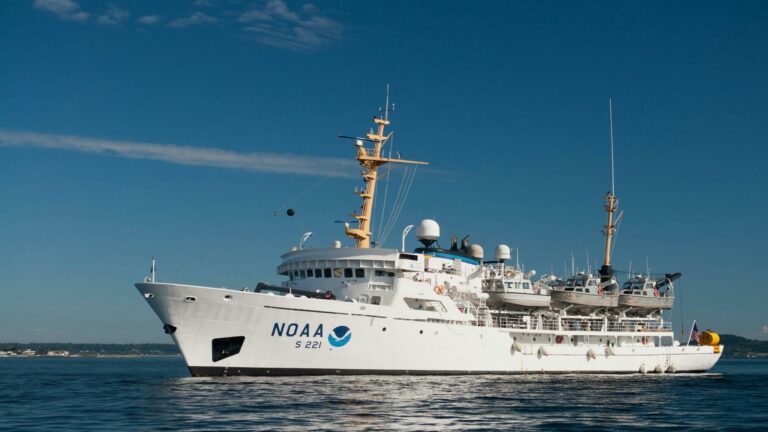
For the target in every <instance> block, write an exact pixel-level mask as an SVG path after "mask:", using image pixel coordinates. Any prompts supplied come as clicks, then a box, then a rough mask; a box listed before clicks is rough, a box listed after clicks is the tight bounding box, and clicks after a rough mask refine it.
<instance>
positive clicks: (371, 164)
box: [345, 101, 427, 248]
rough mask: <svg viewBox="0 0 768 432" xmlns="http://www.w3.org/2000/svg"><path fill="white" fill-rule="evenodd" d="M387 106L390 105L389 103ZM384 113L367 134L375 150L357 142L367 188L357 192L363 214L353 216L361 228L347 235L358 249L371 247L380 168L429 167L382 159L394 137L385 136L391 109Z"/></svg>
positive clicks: (413, 162)
mask: <svg viewBox="0 0 768 432" xmlns="http://www.w3.org/2000/svg"><path fill="white" fill-rule="evenodd" d="M387 104H389V102H388V101H387ZM384 113H385V114H384V117H383V118H379V117H374V118H373V122H374V123H375V124H376V126H377V130H376V132H375V133H374V132H373V130H372V131H371V132H370V133H368V134H366V137H367V138H368V139H367V141H370V142H372V143H373V148H366V147H365V146H364V145H363V140H362V139H358V140H356V142H355V145H356V146H357V157H356V159H357V160H358V162H360V166H362V167H363V171H362V173H361V174H362V176H363V181H365V188H364V189H363V190H362V191H356V192H355V193H356V194H357V195H358V196H360V197H361V198H362V199H363V206H362V212H361V213H360V214H357V213H354V214H352V217H354V218H355V219H357V220H358V221H359V226H358V227H357V228H352V227H349V226H347V227H346V229H345V233H346V234H347V235H348V236H349V237H351V238H353V239H354V240H355V241H356V244H355V246H356V247H358V248H369V247H371V217H372V215H373V200H374V197H375V196H376V181H377V179H378V170H379V167H380V166H382V165H384V164H386V163H401V164H409V165H427V162H419V161H412V160H405V159H392V158H386V157H381V148H382V146H383V145H384V144H385V143H386V142H387V141H388V140H389V138H390V137H391V136H392V132H390V133H389V134H386V135H385V134H384V128H385V127H386V126H388V125H389V119H388V117H389V115H388V114H389V109H386V110H385V111H384Z"/></svg>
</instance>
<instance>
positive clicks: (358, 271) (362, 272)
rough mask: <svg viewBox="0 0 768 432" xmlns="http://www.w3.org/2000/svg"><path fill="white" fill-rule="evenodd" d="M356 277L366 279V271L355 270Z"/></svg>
mask: <svg viewBox="0 0 768 432" xmlns="http://www.w3.org/2000/svg"><path fill="white" fill-rule="evenodd" d="M355 277H356V278H364V277H365V269H361V268H357V269H355Z"/></svg>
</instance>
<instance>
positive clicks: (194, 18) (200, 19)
mask: <svg viewBox="0 0 768 432" xmlns="http://www.w3.org/2000/svg"><path fill="white" fill-rule="evenodd" d="M217 21H218V18H216V17H212V16H210V15H206V14H204V13H202V12H195V13H193V14H192V15H190V16H187V17H183V18H176V19H175V20H172V21H171V22H169V23H168V26H170V27H177V28H182V27H189V26H193V25H199V24H211V23H215V22H217Z"/></svg>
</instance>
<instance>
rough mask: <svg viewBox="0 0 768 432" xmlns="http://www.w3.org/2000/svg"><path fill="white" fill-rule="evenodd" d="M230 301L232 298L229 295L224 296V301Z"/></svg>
mask: <svg viewBox="0 0 768 432" xmlns="http://www.w3.org/2000/svg"><path fill="white" fill-rule="evenodd" d="M230 300H232V296H231V295H229V294H227V295H225V296H224V301H230Z"/></svg>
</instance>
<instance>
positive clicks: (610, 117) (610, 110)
mask: <svg viewBox="0 0 768 432" xmlns="http://www.w3.org/2000/svg"><path fill="white" fill-rule="evenodd" d="M387 89H389V86H387ZM387 91H389V90H387ZM608 120H609V122H610V128H611V193H612V194H613V195H616V184H615V182H614V168H613V101H611V98H608Z"/></svg>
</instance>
